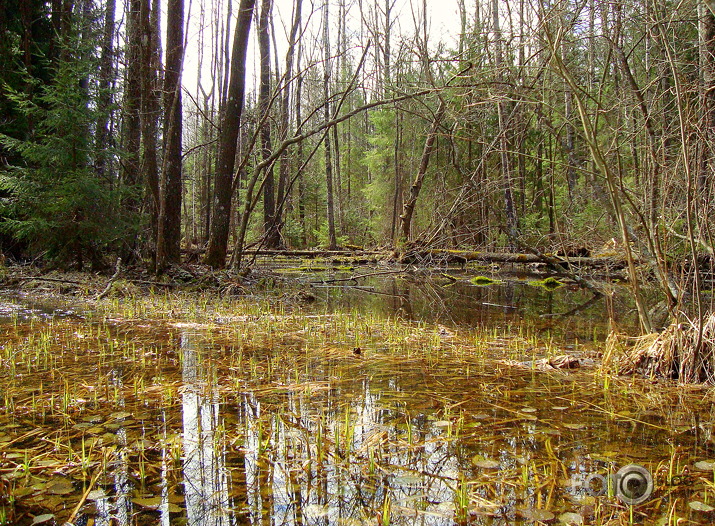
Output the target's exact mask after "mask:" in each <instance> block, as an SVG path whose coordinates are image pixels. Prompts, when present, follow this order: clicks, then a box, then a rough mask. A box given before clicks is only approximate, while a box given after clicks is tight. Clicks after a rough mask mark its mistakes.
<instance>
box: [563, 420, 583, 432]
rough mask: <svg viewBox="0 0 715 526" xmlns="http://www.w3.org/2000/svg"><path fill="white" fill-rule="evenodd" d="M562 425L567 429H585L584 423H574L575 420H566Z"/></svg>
mask: <svg viewBox="0 0 715 526" xmlns="http://www.w3.org/2000/svg"><path fill="white" fill-rule="evenodd" d="M562 425H563V426H564V427H566V428H568V429H576V430H578V429H586V424H580V423H576V422H566V423H564V424H562Z"/></svg>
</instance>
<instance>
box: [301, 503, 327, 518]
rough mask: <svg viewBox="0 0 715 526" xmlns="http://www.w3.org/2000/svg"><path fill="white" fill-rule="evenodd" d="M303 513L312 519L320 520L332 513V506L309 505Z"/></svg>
mask: <svg viewBox="0 0 715 526" xmlns="http://www.w3.org/2000/svg"><path fill="white" fill-rule="evenodd" d="M303 513H305V515H306V516H307V517H310V518H311V519H319V518H321V517H327V516H328V514H329V513H330V506H328V505H327V504H324V505H323V504H309V505H308V506H306V507H305V508H303Z"/></svg>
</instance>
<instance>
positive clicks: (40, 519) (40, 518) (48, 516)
mask: <svg viewBox="0 0 715 526" xmlns="http://www.w3.org/2000/svg"><path fill="white" fill-rule="evenodd" d="M54 519H55V514H54V513H43V514H42V515H37V516H36V517H35V518H34V519H32V524H33V525H34V524H45V523H47V522H50V521H54Z"/></svg>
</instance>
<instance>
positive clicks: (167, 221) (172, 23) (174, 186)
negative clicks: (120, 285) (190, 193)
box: [156, 0, 184, 272]
mask: <svg viewBox="0 0 715 526" xmlns="http://www.w3.org/2000/svg"><path fill="white" fill-rule="evenodd" d="M167 13H168V17H167V26H166V28H167V29H166V67H165V69H164V160H163V165H162V170H161V172H162V177H161V179H162V181H161V191H160V200H159V228H158V234H157V241H156V270H157V272H161V271H163V270H164V269H166V268H167V267H168V266H169V265H176V264H178V263H180V262H181V193H182V181H181V133H182V118H181V70H182V63H183V58H184V0H169V3H168V6H167Z"/></svg>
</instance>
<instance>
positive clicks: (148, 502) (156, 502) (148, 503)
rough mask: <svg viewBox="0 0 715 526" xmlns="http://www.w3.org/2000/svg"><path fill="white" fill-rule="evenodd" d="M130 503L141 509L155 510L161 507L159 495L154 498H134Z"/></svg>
mask: <svg viewBox="0 0 715 526" xmlns="http://www.w3.org/2000/svg"><path fill="white" fill-rule="evenodd" d="M132 502H133V503H134V504H136V505H137V506H141V507H143V508H152V509H157V508H159V506H161V495H157V496H154V497H136V498H134V499H132Z"/></svg>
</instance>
